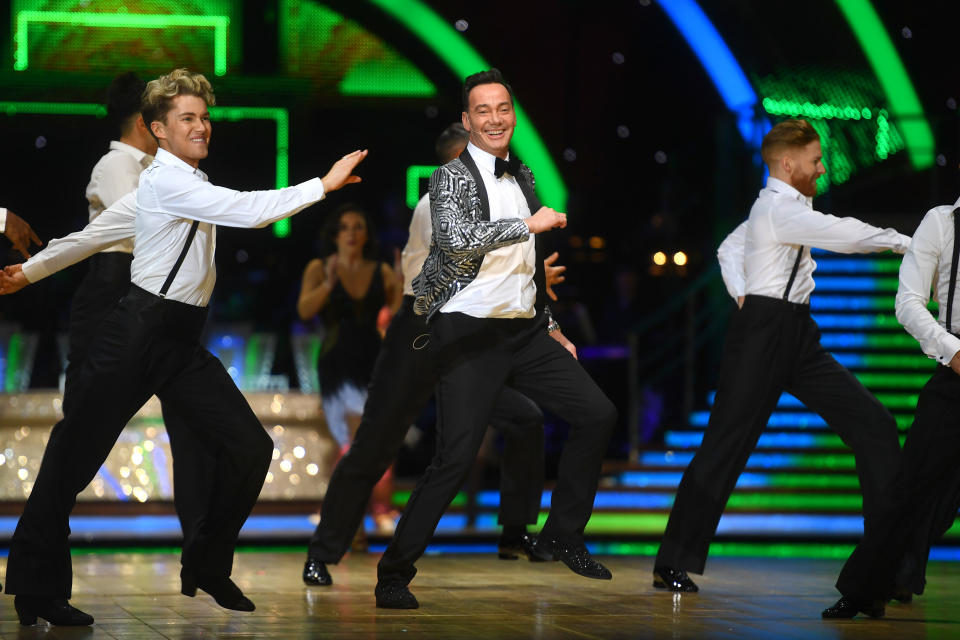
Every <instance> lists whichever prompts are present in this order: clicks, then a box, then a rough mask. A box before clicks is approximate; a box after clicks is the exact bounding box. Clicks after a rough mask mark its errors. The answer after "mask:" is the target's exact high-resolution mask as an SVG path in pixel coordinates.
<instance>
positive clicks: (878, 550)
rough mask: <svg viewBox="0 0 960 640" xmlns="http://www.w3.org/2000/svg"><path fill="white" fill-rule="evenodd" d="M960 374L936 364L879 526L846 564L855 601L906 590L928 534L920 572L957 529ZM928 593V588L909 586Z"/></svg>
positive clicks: (842, 584) (844, 589) (844, 577)
mask: <svg viewBox="0 0 960 640" xmlns="http://www.w3.org/2000/svg"><path fill="white" fill-rule="evenodd" d="M958 460H960V376H958V375H957V374H956V373H954V372H953V370H952V369H951V368H950V367H944V366H940V367H937V369H936V371H935V372H934V374H933V376H932V377H931V378H930V380H929V381H927V384H926V385H925V386H924V387H923V389H922V390H921V391H920V397H919V400H918V402H917V412H916V415H915V417H914V421H913V426H911V427H910V433H909V434H907V440H906V443H905V444H904V446H903V456H902V458H901V461H900V466H899V468H898V469H897V475H896V477H895V478H894V481H893V483H892V485H891V486H890V489H889V491H888V492H887V493H886V494H885V500H884V501H883V508H882V509H881V510H880V515H879V517H878V518H877V519H876V521H875V522H874V524H873V526H872V527H871V528H870V529H868V530H867V531H865V532H864V536H863V538H862V539H861V541H860V543H859V544H858V545H857V547H856V548H855V549H854V551H853V553H852V554H851V555H850V557H849V558H848V559H847V562H846V564H844V566H843V570H842V571H841V572H840V576H839V578H838V579H837V589H838V590H839V591H840V593H842V594H843V595H844V596H847V597H848V598H852V599H854V600H857V601H873V600H879V599H883V600H886V599H888V598H890V597H891V596H893V595H894V593H895V591H899V590H901V589H902V588H904V581H903V579H902V577H901V575H900V573H901V572H902V565H903V564H904V561H905V560H907V561H909V559H910V557H909V553H910V551H911V549H914V548H916V536H917V533H918V532H920V533H921V534H926V536H925V537H924V538H923V541H922V544H923V547H922V549H920V550H919V552H918V553H916V554H915V556H914V557H915V558H918V559H919V563H920V565H921V566H920V568H919V570H920V575H922V570H923V569H924V568H925V562H926V559H927V556H928V555H929V552H930V546H931V545H932V544H934V543H935V542H937V540H939V539H940V538H941V537H942V536H943V534H944V533H946V531H947V529H949V528H950V526H951V525H952V524H953V521H954V518H956V515H957V509H958V508H960V465H958V464H957V463H958ZM906 586H908V587H909V588H910V589H911V590H912V591H913V592H914V593H922V591H923V584H922V582H921V583H920V584H913V583H911V584H907V585H906Z"/></svg>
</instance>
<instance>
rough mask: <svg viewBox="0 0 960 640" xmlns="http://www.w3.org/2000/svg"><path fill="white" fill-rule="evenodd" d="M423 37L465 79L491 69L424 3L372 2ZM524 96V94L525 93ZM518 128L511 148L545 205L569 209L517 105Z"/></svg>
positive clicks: (564, 193)
mask: <svg viewBox="0 0 960 640" xmlns="http://www.w3.org/2000/svg"><path fill="white" fill-rule="evenodd" d="M370 2H371V3H372V4H375V5H377V6H378V7H380V9H382V10H383V12H384V13H386V14H388V15H390V16H391V17H393V18H394V19H395V20H396V21H397V22H399V23H400V24H402V25H403V26H405V27H406V28H407V29H409V30H410V31H411V32H413V34H414V35H416V36H417V37H418V38H420V39H421V40H422V41H423V43H424V44H426V45H427V46H428V47H429V48H430V50H431V51H433V52H434V53H435V54H436V55H437V56H438V57H439V58H440V59H441V60H442V61H443V62H444V63H445V64H446V65H447V66H448V67H449V68H450V69H451V70H452V71H453V72H454V73H455V74H457V76H458V77H460V78H465V77H467V76H468V75H470V74H472V73H476V72H477V71H482V70H484V69H489V68H490V67H491V66H492V65H491V64H489V63H488V62H487V61H486V60H484V59H483V57H482V56H481V55H480V54H479V53H478V52H477V50H476V49H474V48H473V47H472V46H471V45H470V43H469V42H467V41H466V39H464V37H463V35H462V34H460V33H459V32H458V31H457V30H456V29H454V28H453V26H451V25H450V23H449V22H447V21H446V20H444V19H443V18H442V17H441V16H440V15H438V14H437V13H436V12H434V11H433V9H431V8H430V7H428V6H427V5H426V4H424V3H423V2H421V1H420V0H370ZM521 93H522V92H521ZM515 106H516V112H517V129H516V132H515V133H514V134H513V141H512V143H511V146H512V147H513V149H514V151H516V153H517V155H518V156H520V157H521V158H522V159H523V162H524V163H525V164H526V165H527V166H529V167H530V168H531V169H532V170H533V172H534V174H536V178H537V194H538V195H539V196H540V199H541V200H542V201H543V203H544V204H545V205H547V206H549V207H553V208H555V209H558V210H560V211H566V208H567V187H566V185H565V184H564V183H563V178H562V177H561V176H560V170H559V169H558V168H557V165H556V164H555V163H554V162H553V158H552V157H551V155H550V152H549V150H548V149H547V147H546V145H545V144H544V143H543V140H542V139H541V138H540V135H539V134H538V133H537V131H536V129H534V127H533V122H532V121H531V120H530V118H529V117H528V116H527V113H526V111H525V110H524V109H523V108H522V107H521V106H520V103H519V102H517V103H516V105H515Z"/></svg>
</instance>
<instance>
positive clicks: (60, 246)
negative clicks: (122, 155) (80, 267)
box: [23, 191, 137, 283]
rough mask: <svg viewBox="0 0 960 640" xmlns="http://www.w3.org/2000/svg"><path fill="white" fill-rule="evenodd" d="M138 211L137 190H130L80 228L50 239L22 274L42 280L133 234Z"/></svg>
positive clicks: (31, 259) (29, 280)
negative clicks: (64, 235) (66, 234)
mask: <svg viewBox="0 0 960 640" xmlns="http://www.w3.org/2000/svg"><path fill="white" fill-rule="evenodd" d="M136 215H137V209H136V192H135V191H131V192H130V193H128V194H127V195H125V196H123V197H122V198H120V199H119V200H117V201H116V202H115V203H113V204H112V205H111V206H110V207H108V208H107V209H105V210H104V211H103V213H101V214H100V215H99V216H97V217H96V218H94V219H93V222H91V223H90V224H88V225H87V226H85V227H84V228H83V229H81V230H80V231H75V232H73V233H71V234H70V235H68V236H66V237H64V238H56V239H54V240H51V241H50V242H49V243H48V244H47V247H46V248H45V249H44V250H43V251H41V252H40V253H38V254H37V255H35V256H33V257H32V258H30V259H29V260H27V261H26V262H25V263H24V264H23V276H24V277H25V278H26V280H27V281H28V282H30V283H32V282H36V281H37V280H42V279H43V278H46V277H47V276H49V275H52V274H54V273H56V272H58V271H60V270H61V269H65V268H67V267H69V266H70V265H72V264H76V263H77V262H80V261H81V260H84V259H86V258H89V257H90V256H92V255H93V254H95V253H97V252H98V251H101V250H103V249H106V248H107V247H109V246H111V245H114V244H116V243H118V242H120V241H121V240H127V239H129V238H132V237H133V236H134V232H135V226H134V223H135V221H136Z"/></svg>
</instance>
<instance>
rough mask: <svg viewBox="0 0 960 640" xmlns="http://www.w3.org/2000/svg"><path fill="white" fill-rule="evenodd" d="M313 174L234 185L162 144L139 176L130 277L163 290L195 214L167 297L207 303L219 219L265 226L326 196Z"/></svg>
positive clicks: (238, 224)
mask: <svg viewBox="0 0 960 640" xmlns="http://www.w3.org/2000/svg"><path fill="white" fill-rule="evenodd" d="M323 195H324V193H323V182H321V180H320V178H313V179H312V180H308V181H306V182H301V183H300V184H298V185H295V186H292V187H287V188H285V189H277V190H272V191H234V190H233V189H227V188H225V187H217V186H215V185H212V184H210V183H209V182H207V175H206V174H205V173H204V172H202V171H200V170H199V169H194V168H193V167H191V166H190V165H189V164H187V163H186V162H184V161H183V160H180V159H179V158H177V157H176V156H174V155H173V154H171V153H169V152H167V151H165V150H164V149H160V150H159V151H157V157H156V158H155V159H154V161H153V164H151V165H150V166H149V167H148V168H147V169H146V171H144V172H143V174H142V175H141V176H140V187H139V188H138V189H137V220H136V236H135V239H134V242H135V244H136V251H135V252H134V257H133V264H132V265H131V267H130V280H131V282H133V284H135V285H137V286H138V287H140V288H141V289H145V290H147V291H149V292H150V293H154V294H157V295H159V294H160V289H161V287H162V286H163V283H164V281H165V280H166V279H167V276H168V275H169V273H170V271H171V270H172V269H173V265H174V263H175V262H176V260H177V257H178V256H179V255H180V252H181V251H182V249H183V246H184V244H185V243H186V240H187V235H188V234H189V232H190V227H191V226H192V224H193V221H194V220H198V221H199V222H200V225H199V226H198V228H197V233H196V237H194V238H193V240H192V242H191V243H190V248H189V250H188V251H187V255H186V259H185V260H184V261H183V264H182V265H181V267H180V271H179V272H178V273H177V276H176V278H175V279H174V281H173V285H172V286H171V287H170V290H169V291H168V292H167V295H166V297H167V298H169V299H171V300H177V301H179V302H185V303H187V304H192V305H195V306H199V307H204V306H206V305H207V303H208V302H209V301H210V295H211V294H212V293H213V285H214V284H215V283H216V280H217V270H216V265H215V264H214V252H215V250H216V225H218V224H219V225H224V226H228V227H245V228H253V227H265V226H267V225H268V224H270V223H271V222H276V221H277V220H281V219H283V218H286V217H288V216H291V215H293V214H295V213H297V212H298V211H300V210H302V209H304V208H306V207H307V206H309V205H311V204H313V203H314V202H317V201H318V200H321V199H322V198H323Z"/></svg>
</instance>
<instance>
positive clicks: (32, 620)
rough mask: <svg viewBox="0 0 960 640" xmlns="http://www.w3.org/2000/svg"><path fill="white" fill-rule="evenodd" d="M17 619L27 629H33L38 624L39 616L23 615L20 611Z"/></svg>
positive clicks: (32, 614)
mask: <svg viewBox="0 0 960 640" xmlns="http://www.w3.org/2000/svg"><path fill="white" fill-rule="evenodd" d="M17 617H18V618H20V624H22V625H23V626H25V627H32V626H33V625H35V624H37V614H35V613H22V612H21V611H20V610H19V609H18V610H17Z"/></svg>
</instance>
